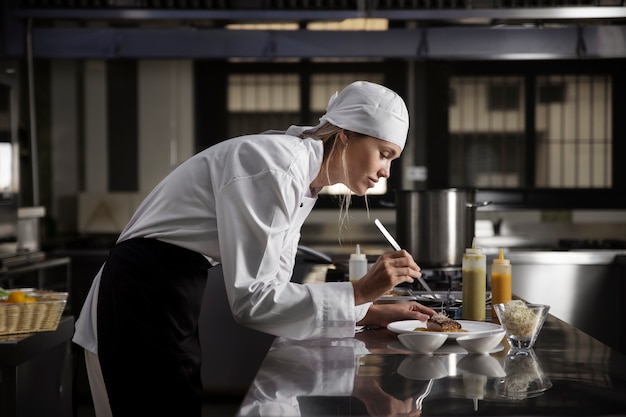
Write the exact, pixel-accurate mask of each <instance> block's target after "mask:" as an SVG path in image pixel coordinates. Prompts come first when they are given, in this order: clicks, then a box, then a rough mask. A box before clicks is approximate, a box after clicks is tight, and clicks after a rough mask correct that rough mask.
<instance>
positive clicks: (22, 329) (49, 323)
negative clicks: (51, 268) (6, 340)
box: [0, 290, 67, 336]
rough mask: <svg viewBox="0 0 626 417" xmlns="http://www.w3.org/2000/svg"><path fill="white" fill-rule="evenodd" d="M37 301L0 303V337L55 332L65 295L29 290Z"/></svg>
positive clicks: (28, 292) (29, 293) (63, 308)
mask: <svg viewBox="0 0 626 417" xmlns="http://www.w3.org/2000/svg"><path fill="white" fill-rule="evenodd" d="M25 292H26V293H27V295H30V296H33V297H35V298H36V299H37V301H35V302H29V303H8V302H0V336H1V335H9V334H20V333H35V332H46V331H53V330H56V328H57V326H58V325H59V321H60V320H61V315H62V314H63V310H65V304H66V302H67V293H65V292H51V291H38V290H29V291H25Z"/></svg>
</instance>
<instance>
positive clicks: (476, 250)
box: [465, 238, 483, 255]
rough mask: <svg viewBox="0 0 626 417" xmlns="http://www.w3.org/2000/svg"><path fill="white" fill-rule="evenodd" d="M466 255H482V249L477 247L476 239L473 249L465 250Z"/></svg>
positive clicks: (473, 241)
mask: <svg viewBox="0 0 626 417" xmlns="http://www.w3.org/2000/svg"><path fill="white" fill-rule="evenodd" d="M465 253H469V254H473V255H482V253H483V250H482V249H481V248H477V247H476V238H474V239H472V247H471V248H467V249H465Z"/></svg>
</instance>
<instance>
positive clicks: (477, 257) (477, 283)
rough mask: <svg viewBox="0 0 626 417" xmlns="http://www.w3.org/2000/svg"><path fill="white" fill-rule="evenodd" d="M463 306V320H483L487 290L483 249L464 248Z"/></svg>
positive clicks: (485, 259)
mask: <svg viewBox="0 0 626 417" xmlns="http://www.w3.org/2000/svg"><path fill="white" fill-rule="evenodd" d="M461 285H462V298H463V306H462V312H461V317H462V318H463V319H465V320H475V321H484V320H485V310H486V308H485V301H486V299H485V298H486V297H485V293H486V292H487V258H486V257H485V254H484V253H483V250H482V249H480V248H477V247H476V245H475V242H474V241H473V242H472V247H471V248H467V249H465V253H464V254H463V261H462V267H461Z"/></svg>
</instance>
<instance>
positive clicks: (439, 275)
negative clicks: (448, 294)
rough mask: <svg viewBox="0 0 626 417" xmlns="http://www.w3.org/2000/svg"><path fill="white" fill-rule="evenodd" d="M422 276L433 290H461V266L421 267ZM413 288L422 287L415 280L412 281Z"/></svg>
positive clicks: (418, 288) (419, 289) (420, 289)
mask: <svg viewBox="0 0 626 417" xmlns="http://www.w3.org/2000/svg"><path fill="white" fill-rule="evenodd" d="M422 277H423V278H424V280H425V281H426V283H427V284H428V285H429V286H430V288H431V289H432V290H433V291H460V290H461V267H448V268H436V269H422ZM413 290H417V291H423V290H424V289H423V288H422V286H421V285H420V284H419V282H418V281H417V280H416V281H415V282H413Z"/></svg>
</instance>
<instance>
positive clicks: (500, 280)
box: [491, 248, 513, 323]
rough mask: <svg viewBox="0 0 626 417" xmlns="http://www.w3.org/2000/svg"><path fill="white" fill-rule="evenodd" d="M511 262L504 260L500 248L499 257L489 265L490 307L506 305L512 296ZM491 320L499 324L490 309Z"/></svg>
mask: <svg viewBox="0 0 626 417" xmlns="http://www.w3.org/2000/svg"><path fill="white" fill-rule="evenodd" d="M511 272H512V271H511V262H510V261H509V260H508V259H504V250H503V249H502V248H500V255H499V257H498V258H497V259H494V260H493V263H492V264H491V305H492V306H494V305H496V304H500V303H508V302H509V301H511V298H512V296H513V294H512V288H511V287H512V273H511ZM491 319H492V321H494V322H495V323H500V321H499V320H498V316H497V315H496V311H495V310H494V309H493V307H492V309H491Z"/></svg>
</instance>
